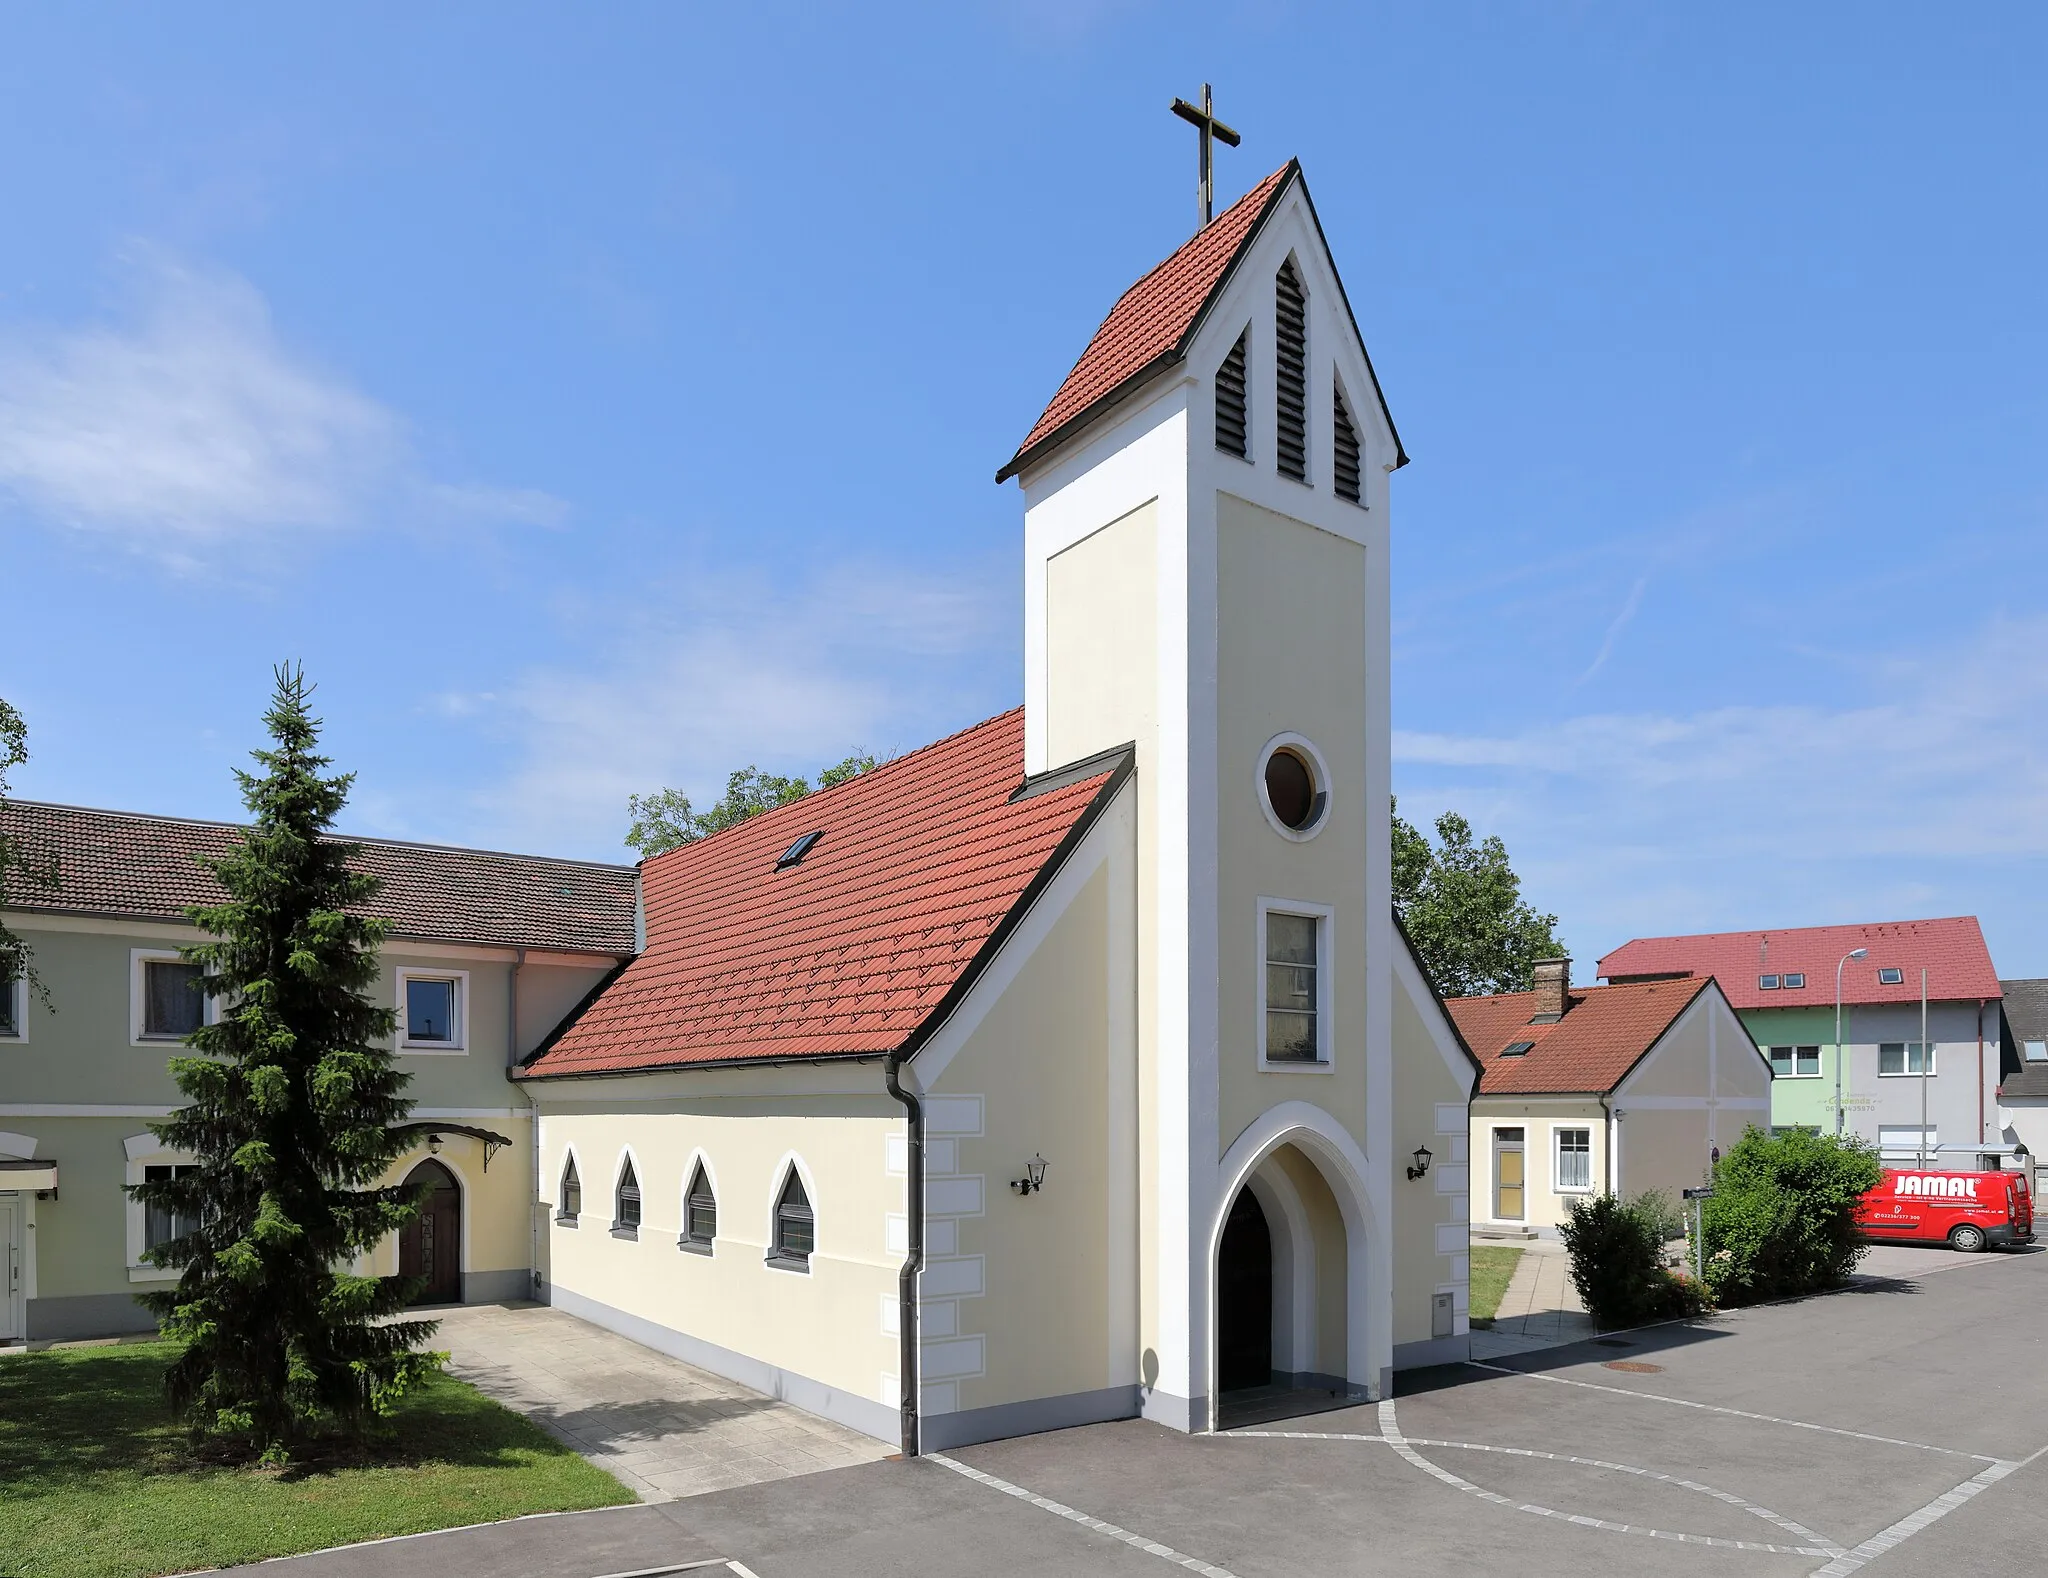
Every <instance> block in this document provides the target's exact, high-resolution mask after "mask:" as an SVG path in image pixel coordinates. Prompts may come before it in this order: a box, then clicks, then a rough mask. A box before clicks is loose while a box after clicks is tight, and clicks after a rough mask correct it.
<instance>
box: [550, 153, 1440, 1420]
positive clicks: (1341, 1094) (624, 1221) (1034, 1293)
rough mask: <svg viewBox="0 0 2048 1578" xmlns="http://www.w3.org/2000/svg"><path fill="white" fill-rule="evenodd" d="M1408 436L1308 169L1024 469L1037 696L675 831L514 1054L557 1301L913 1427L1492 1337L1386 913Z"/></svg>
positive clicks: (1229, 1397)
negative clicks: (635, 912) (624, 940)
mask: <svg viewBox="0 0 2048 1578" xmlns="http://www.w3.org/2000/svg"><path fill="white" fill-rule="evenodd" d="M1405 458H1406V457H1405V455H1404V454H1403V452H1402V449H1401V444H1400V440H1399V438H1398V436H1397V435H1396V433H1395V429H1394V424H1393V421H1392V419H1391V417H1390V415H1389V414H1388V411H1387V407H1386V403H1385V401H1384V399H1383V398H1382V396H1381V393H1380V389H1379V385H1378V382H1377V380H1376V378H1375V377H1374V374H1373V370H1372V365H1371V363H1370V361H1369V360H1368V358H1367V356H1366V351H1365V347H1364V345H1363V343H1362V342H1361V339H1360V336H1359V331H1358V326H1357V323H1356V321H1355V320H1354V318H1353V316H1352V312H1351V307H1350V304H1349V302H1348V301H1347V299H1346V297H1345V293H1344V287H1343V285H1342V283H1341V282H1340V280H1339V278H1338V275H1337V269H1336V265H1335V263H1334V261H1333V260H1332V258H1331V256H1330V253H1329V250H1328V248H1327V246H1326V244H1325V241H1324V237H1323V232H1322V227H1321V225H1320V223H1319V221H1318V220H1317V217H1316V211H1315V207H1314V205H1313V204H1312V203H1311V201H1310V199H1309V193H1308V188H1307V185H1306V183H1305V182H1304V180H1303V178H1302V173H1301V170H1300V167H1299V166H1298V165H1297V164H1294V163H1290V164H1288V165H1287V166H1286V167H1285V168H1284V169H1281V170H1279V171H1276V172H1275V173H1274V174H1272V175H1271V176H1269V177H1268V178H1267V179H1265V180H1264V181H1261V182H1260V183H1259V184H1258V185H1257V186H1256V187H1255V188H1254V189H1253V190H1252V191H1251V192H1250V193H1248V194H1247V195H1246V196H1245V197H1244V199H1243V200H1242V201H1240V202H1238V203H1237V204H1236V205H1235V206H1233V207H1231V208H1230V209H1229V210H1228V211H1226V212H1225V213H1223V214H1221V215H1218V216H1216V217H1215V218H1214V219H1213V220H1212V221H1210V222H1208V223H1206V224H1205V225H1204V226H1203V227H1202V229H1201V230H1200V231H1198V232H1197V233H1196V235H1195V236H1194V237H1193V238H1192V239H1191V240H1190V241H1188V242H1187V243H1186V245H1184V246H1182V247H1181V248H1180V249H1179V250H1178V251H1177V252H1175V253H1174V254H1173V256H1171V257H1170V258H1168V259H1167V260H1166V261H1165V262H1163V263H1161V264H1160V265H1159V266H1158V267H1157V268H1155V269H1153V270H1152V271H1151V272H1150V273H1148V274H1146V275H1145V276H1144V278H1142V279H1141V280H1139V281H1138V282H1137V283H1136V284H1135V285H1133V286H1132V287H1131V288H1130V289H1129V290H1128V291H1126V292H1125V293H1124V295H1123V296H1122V298H1121V299H1120V300H1119V301H1118V302H1117V303H1116V305H1115V307H1114V308H1113V309H1112V310H1111V312H1110V314H1109V316H1108V318H1107V319H1105V320H1104V322H1103V323H1102V325H1101V327H1100V328H1099V329H1097V330H1096V332H1095V335H1094V338H1093V339H1092V340H1091V341H1090V342H1089V343H1088V345H1087V348H1086V349H1085V351H1084V352H1083V353H1082V355H1081V358H1080V360H1079V361H1078V362H1077V363H1076V364H1075V366H1074V368H1073V371H1072V372H1071V373H1070V374H1069V375H1068V377H1067V379H1066V381H1065V382H1064V383H1063V384H1062V385H1061V387H1060V389H1059V391H1058V392H1057V394H1055V395H1054V397H1053V399H1052V402H1051V404H1050V405H1048V406H1047V407H1046V409H1045V411H1044V413H1043V415H1041V416H1040V417H1039V419H1038V421H1037V422H1036V423H1035V424H1034V425H1033V427H1032V428H1031V430H1030V432H1029V434H1028V435H1027V436H1026V438H1025V440H1024V442H1023V444H1022V445H1021V446H1020V447H1019V449H1018V450H1017V452H1016V454H1015V455H1013V456H1012V457H1011V458H1010V459H1009V461H1008V462H1007V463H1006V464H1004V466H1003V467H1002V469H1001V472H1000V473H999V476H998V479H997V480H998V481H1007V480H1010V479H1013V478H1014V479H1015V480H1016V481H1017V482H1018V483H1019V485H1020V487H1021V489H1022V493H1023V501H1024V554H1023V568H1024V585H1023V607H1024V620H1025V624H1024V631H1025V635H1024V652H1025V673H1024V704H1023V706H1022V707H1021V708H1019V709H1017V710H1016V711H1014V712H1010V713H1006V714H1003V715H1002V716H999V717H996V718H993V719H990V720H989V721H987V722H985V723H982V724H979V725H977V726H975V727H973V728H969V729H966V730H964V731H962V732H961V733H958V734H955V735H953V736H951V737H949V738H947V739H944V740H941V741H939V742H938V743H937V744H935V745H931V746H928V747H926V748H925V749H923V750H920V751H916V752H914V753H912V754H910V755H907V756H904V757H901V758H899V759H898V760H895V761H892V762H890V763H888V764H886V765H884V766H882V767H880V768H878V769H876V770H874V771H872V772H869V773H866V774H864V775H862V776H860V777H857V778H854V779H852V780H849V781H847V782H845V783H842V784H839V785H838V786H836V787H834V788H831V789H828V790H824V791H821V792H819V793H816V794H813V795H810V796H809V797H807V798H805V799H802V800H799V801H797V802H795V803H794V804H791V805H788V806H784V807H782V808H780V809H778V810H774V811H770V812H768V813H766V814H764V815H761V816H758V817H756V818H754V819H753V820H751V821H747V822H744V823H742V824H740V825H738V826H736V827H733V828H730V829H728V830H726V831H724V832H721V833H719V834H716V835H714V836H713V837H711V838H708V839H705V840H703V841H701V842H699V843H695V844H689V845H685V846H683V847H680V848H677V849H674V850H671V851H669V852H667V853H665V854H662V855H659V856H656V857H654V858H653V859H651V860H648V861H647V862H645V863H644V865H643V866H642V868H641V871H640V895H639V906H638V908H639V920H638V923H637V929H638V931H639V933H640V935H639V936H637V937H636V938H635V939H634V944H635V948H634V952H633V955H632V957H631V958H630V959H629V960H627V961H626V962H624V963H623V964H621V965H620V966H619V967H618V968H617V969H616V970H615V971H613V972H612V973H611V974H609V975H608V976H607V977H606V978H605V979H604V980H603V981H602V983H601V984H599V985H598V986H597V987H596V988H595V989H594V990H593V991H592V992H591V993H590V995H589V996H588V998H587V999H586V1000H585V1001H584V1002H583V1004H582V1005H581V1006H580V1008H579V1009H578V1010H577V1011H575V1012H574V1013H572V1014H570V1015H569V1016H568V1017H567V1018H566V1020H565V1021H564V1023H563V1024H562V1025H561V1026H560V1028H558V1029H557V1030H555V1031H554V1032H553V1033H552V1034H551V1035H549V1036H548V1037H547V1038H546V1039H545V1040H544V1041H543V1042H542V1044H541V1045H540V1046H539V1047H538V1048H537V1049H536V1050H535V1051H534V1052H533V1053H532V1054H531V1055H529V1056H526V1057H525V1058H524V1059H523V1060H522V1061H521V1062H520V1063H519V1064H518V1065H517V1066H516V1068H515V1069H514V1070H513V1071H512V1075H513V1078H514V1080H515V1081H516V1083H517V1085H518V1087H519V1089H520V1091H521V1092H522V1094H523V1095H524V1097H525V1098H526V1099H527V1100H528V1101H530V1102H531V1103H532V1110H533V1112H534V1114H535V1119H536V1121H535V1130H534V1146H535V1150H536V1153H537V1156H536V1164H537V1165H536V1171H537V1176H538V1179H539V1192H540V1205H541V1207H542V1210H541V1215H542V1217H543V1227H542V1231H540V1232H539V1233H538V1234H537V1236H536V1260H537V1264H536V1266H535V1268H534V1270H535V1277H536V1286H537V1288H538V1289H539V1290H540V1296H541V1297H543V1298H545V1299H547V1300H549V1301H550V1302H552V1303H553V1304H555V1305H557V1306H559V1307H561V1308H563V1309H565V1310H568V1311H570V1312H573V1313H575V1314H577V1315H579V1316H581V1317H583V1318H584V1319H587V1320H590V1321H594V1322H596V1323H598V1324H600V1325H603V1326H606V1327H609V1328H611V1329H613V1330H616V1331H619V1332H622V1333H624V1334H626V1335H627V1336H630V1337H632V1338H635V1339H637V1340H638V1341H640V1342H643V1343H646V1344H648V1345H649V1346H652V1347H655V1348H657V1349H660V1350H662V1351H665V1352H668V1353H671V1354H675V1355H677V1356H679V1357H681V1358H683V1359H686V1360H689V1361H691V1362H693V1363H696V1364H699V1365H702V1366H705V1367H707V1368H709V1369H712V1370H715V1371H718V1372H720V1373H723V1374H725V1375H728V1376H731V1377H734V1378H736V1379H738V1380H741V1381H744V1382H746V1383H748V1384H751V1385H753V1386H756V1387H758V1388H760V1389H762V1390H764V1391H767V1392H770V1393H773V1394H775V1395H777V1396H780V1397H784V1398H787V1399H789V1400H790V1401H792V1402H795V1403H797V1404H799V1405H801V1406H803V1407H806V1408H809V1409H812V1410H815V1411H817V1412H819V1413H822V1414H825V1415H828V1416H831V1417H833V1418H836V1419H839V1420H841V1421H844V1422H846V1423H848V1424H851V1425H854V1426H856V1427H858V1428H860V1429H863V1430H866V1431H869V1432H871V1433H872V1434H875V1435H878V1436H882V1437H885V1438H888V1439H900V1440H901V1441H902V1443H903V1445H904V1448H905V1450H907V1451H916V1450H920V1449H942V1448H945V1447H949V1446H955V1445H961V1444H965V1443H968V1442H974V1441H982V1440H988V1439H992V1438H996V1437H1000V1436H1009V1435H1016V1434H1021V1433H1025V1432H1029V1431H1037V1430H1045V1429H1052V1428H1058V1427H1063V1426H1069V1425H1078V1424H1085V1423H1090V1422H1094V1421H1099V1420H1107V1419H1116V1418H1125V1417H1131V1416H1143V1417H1145V1418H1148V1419H1153V1420H1157V1421H1159V1422H1160V1423H1163V1424H1166V1425H1169V1426H1171V1427H1173V1428H1175V1429H1179V1430H1191V1431H1198V1430H1208V1429H1213V1428H1216V1427H1217V1425H1218V1423H1219V1421H1222V1422H1228V1418H1229V1409H1230V1407H1231V1404H1232V1401H1233V1398H1234V1397H1236V1398H1240V1399H1242V1398H1247V1397H1264V1398H1267V1399H1269V1400H1270V1399H1271V1398H1272V1397H1273V1395H1274V1394H1275V1392H1284V1391H1286V1390H1288V1389H1294V1388H1300V1389H1312V1390H1318V1391H1323V1392H1332V1391H1334V1392H1338V1393H1340V1394H1343V1395H1346V1396H1351V1397H1358V1398H1377V1397H1382V1396H1386V1395H1390V1392H1391V1389H1392V1388H1393V1386H1394V1384H1395V1381H1394V1376H1395V1372H1396V1371H1397V1370H1399V1369H1401V1368H1404V1367H1409V1366H1416V1365H1423V1364H1433V1363H1440V1362H1444V1361H1448V1360H1452V1359H1457V1358H1462V1357H1463V1356H1464V1355H1465V1353H1466V1351H1467V1345H1466V1329H1467V1328H1466V1285H1467V1267H1468V1242H1469V1239H1468V1235H1469V1221H1468V1217H1469V1212H1468V1193H1467V1192H1468V1183H1467V1172H1468V1158H1467V1155H1466V1143H1467V1111H1468V1104H1469V1100H1470V1097H1471V1093H1472V1089H1473V1084H1474V1080H1475V1077H1476V1072H1477V1064H1476V1063H1475V1061H1474V1059H1473V1058H1472V1056H1471V1054H1470V1052H1469V1050H1468V1049H1467V1047H1466V1046H1465V1044H1464V1043H1463V1041H1461V1040H1460V1038H1459V1035H1458V1032H1457V1030H1456V1029H1455V1027H1454V1026H1453V1025H1452V1023H1451V1022H1450V1020H1449V1018H1448V1016H1447V1014H1446V1013H1445V1011H1444V1008H1443V1005H1442V1003H1441V1002H1440V1001H1439V1000H1438V998H1437V997H1436V995H1435V994H1434V992H1433V990H1432V988H1431V986H1430V984H1429V982H1428V980H1427V978H1426V977H1425V975H1424V973H1423V972H1422V970H1421V969H1420V967H1419V966H1418V964H1417V961H1416V959H1415V956H1414V954H1413V952H1412V950H1411V949H1410V947H1409V945H1408V943H1407V941H1406V939H1405V937H1404V936H1403V934H1402V932H1401V929H1400V926H1399V923H1398V921H1397V919H1396V917H1395V915H1394V912H1393V907H1392V903H1391V880H1390V870H1389V866H1390V844H1389V816H1390V800H1391V783H1390V726H1389V685H1388V680H1389V638H1388V620H1389V605H1388V545H1389V513H1390V511H1389V479H1390V476H1391V473H1392V472H1393V471H1394V470H1395V469H1396V468H1397V467H1399V466H1400V465H1401V464H1403V463H1404V461H1405Z"/></svg>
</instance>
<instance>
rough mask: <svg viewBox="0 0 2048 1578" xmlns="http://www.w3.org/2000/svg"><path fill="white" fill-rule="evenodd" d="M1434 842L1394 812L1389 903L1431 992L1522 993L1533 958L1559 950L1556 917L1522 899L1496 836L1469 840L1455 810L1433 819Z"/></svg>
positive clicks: (1530, 976) (1464, 823)
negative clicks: (1432, 985) (1429, 982)
mask: <svg viewBox="0 0 2048 1578" xmlns="http://www.w3.org/2000/svg"><path fill="white" fill-rule="evenodd" d="M1436 836H1437V842H1436V843H1435V844H1434V845H1432V844H1431V843H1430V841H1429V838H1428V836H1427V835H1426V834H1424V833H1422V832H1420V831H1418V830H1417V829H1416V828H1415V827H1414V826H1413V825H1412V824H1410V823H1408V822H1405V821H1403V820H1402V819H1401V815H1400V810H1399V808H1398V807H1396V809H1395V812H1394V907H1395V909H1397V910H1398V911H1399V912H1400V915H1401V920H1402V923H1403V924H1404V925H1406V927H1407V928H1408V935H1409V936H1410V937H1411V938H1412V939H1413V940H1414V943H1415V949H1416V952H1418V953H1419V954H1421V955H1422V962H1423V964H1424V965H1425V966H1426V967H1427V968H1428V970H1429V973H1430V978H1431V979H1432V980H1434V981H1435V982H1436V987H1437V990H1438V991H1440V992H1442V993H1443V994H1444V996H1446V997H1477V996H1483V995H1485V994H1487V993H1492V992H1525V991H1527V990H1528V989H1529V988H1530V987H1531V986H1532V985H1533V984H1534V973H1533V971H1534V966H1535V963H1536V961H1537V960H1538V959H1550V958H1555V957H1556V956H1557V955H1559V954H1561V953H1563V952H1564V947H1563V945H1562V944H1561V943H1559V941H1558V940H1557V917H1556V916H1555V915H1544V914H1540V913H1538V912H1537V911H1536V910H1535V909H1534V908H1532V907H1531V906H1530V905H1529V904H1528V903H1526V902H1525V901H1524V900H1523V898H1522V883H1521V879H1520V878H1519V877H1517V876H1516V875H1515V873H1514V869H1513V868H1512V867H1511V866H1509V864H1508V851H1507V846H1506V845H1505V844H1503V843H1502V842H1501V841H1500V839H1499V838H1498V837H1489V838H1488V839H1487V840H1486V841H1485V842H1484V843H1481V844H1478V845H1474V844H1473V842H1472V824H1471V823H1469V822H1467V821H1466V820H1465V819H1464V818H1463V817H1462V816H1460V815H1458V813H1457V812H1455V811H1446V812H1445V813H1444V814H1443V815H1442V816H1440V817H1438V818H1437V819H1436Z"/></svg>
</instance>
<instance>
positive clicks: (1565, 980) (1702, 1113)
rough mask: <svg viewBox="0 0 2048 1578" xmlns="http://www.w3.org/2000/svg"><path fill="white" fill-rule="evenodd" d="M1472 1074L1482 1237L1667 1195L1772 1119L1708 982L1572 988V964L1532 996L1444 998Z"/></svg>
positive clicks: (1756, 1060) (1753, 1053) (1537, 1228)
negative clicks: (1593, 1204)
mask: <svg viewBox="0 0 2048 1578" xmlns="http://www.w3.org/2000/svg"><path fill="white" fill-rule="evenodd" d="M1449 1007H1450V1011H1451V1017H1452V1018H1453V1019H1455V1020H1456V1021H1457V1023H1458V1028H1459V1029H1460V1030H1461V1031H1462V1032H1463V1033H1464V1036H1465V1040H1466V1043H1467V1044H1468V1045H1469V1046H1470V1047H1471V1048H1472V1050H1473V1052H1474V1053H1475V1054H1477V1056H1478V1058H1479V1061H1480V1063H1481V1065H1482V1068H1483V1072H1482V1073H1481V1075H1480V1082H1479V1091H1478V1094H1477V1095H1475V1096H1474V1097H1473V1099H1472V1172H1473V1177H1472V1187H1473V1197H1472V1224H1473V1229H1474V1231H1475V1232H1476V1233H1478V1234H1479V1235H1481V1236H1490V1237H1518V1236H1520V1237H1532V1238H1533V1237H1545V1238H1547V1237H1553V1236H1555V1235H1556V1232H1557V1228H1558V1225H1559V1224H1560V1223H1561V1222H1563V1221H1564V1219H1565V1213H1566V1211H1567V1210H1568V1209H1569V1208H1570V1205H1571V1202H1572V1201H1573V1200H1575V1199H1588V1198H1590V1197H1591V1196H1593V1195H1596V1194H1616V1195H1620V1196H1622V1197H1624V1198H1629V1197H1633V1196H1635V1195H1637V1194H1640V1193H1642V1192H1643V1191H1644V1190H1646V1189H1660V1190H1663V1191H1664V1192H1665V1193H1667V1194H1669V1195H1670V1196H1672V1197H1673V1199H1674V1200H1675V1199H1676V1198H1677V1196H1678V1191H1679V1190H1681V1189H1686V1188H1691V1187H1693V1186H1695V1185H1697V1184H1700V1183H1702V1182H1704V1181H1705V1179H1706V1175H1707V1171H1708V1168H1709V1167H1710V1165H1711V1163H1712V1160H1713V1158H1714V1156H1715V1154H1716V1152H1717V1151H1718V1150H1721V1149H1725V1148H1726V1147H1727V1146H1729V1145H1732V1144H1733V1143H1734V1142H1735V1141H1736V1140H1738V1139H1740V1138H1741V1137H1742V1132H1743V1130H1744V1129H1746V1128H1748V1127H1750V1126H1751V1125H1756V1126H1758V1127H1768V1126H1769V1124H1770V1120H1771V1066H1770V1063H1769V1061H1768V1060H1767V1059H1766V1058H1765V1057H1764V1055H1763V1053H1762V1052H1761V1051H1760V1050H1759V1049H1758V1047H1757V1044H1756V1043H1755V1042H1754V1041H1753V1040H1751V1039H1750V1036H1749V1032H1748V1031H1747V1030H1745V1029H1744V1028H1743V1025H1742V1021H1741V1019H1740V1018H1739V1017H1738V1016H1737V1015H1736V1012H1735V1010H1734V1008H1733V1007H1732V1006H1731V1005H1730V1003H1729V1001H1728V998H1727V996H1726V994H1725V993H1723V992H1722V990H1721V987H1720V984H1719V983H1718V982H1717V981H1715V980H1714V979H1713V978H1712V977H1711V976H1708V977H1704V978H1701V979H1698V980H1690V979H1678V980H1664V981H1645V982H1638V983H1632V984H1628V985H1615V986H1582V987H1574V986H1573V985H1572V984H1571V961H1570V960H1569V959H1553V960H1549V961H1547V962H1545V963H1543V964H1539V965H1538V966H1537V967H1536V989H1535V990H1534V991H1531V992H1507V993H1503V994H1501V995H1500V996H1497V997H1460V998H1454V999H1452V1001H1451V1003H1450V1005H1449Z"/></svg>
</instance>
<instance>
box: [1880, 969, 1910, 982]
mask: <svg viewBox="0 0 2048 1578" xmlns="http://www.w3.org/2000/svg"><path fill="white" fill-rule="evenodd" d="M1877 984H1878V985H1879V986H1904V985H1905V984H1906V972H1905V971H1904V970H1898V969H1894V968H1892V967H1891V966H1889V965H1887V966H1886V967H1885V968H1884V969H1882V970H1879V971H1878V972H1877Z"/></svg>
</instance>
